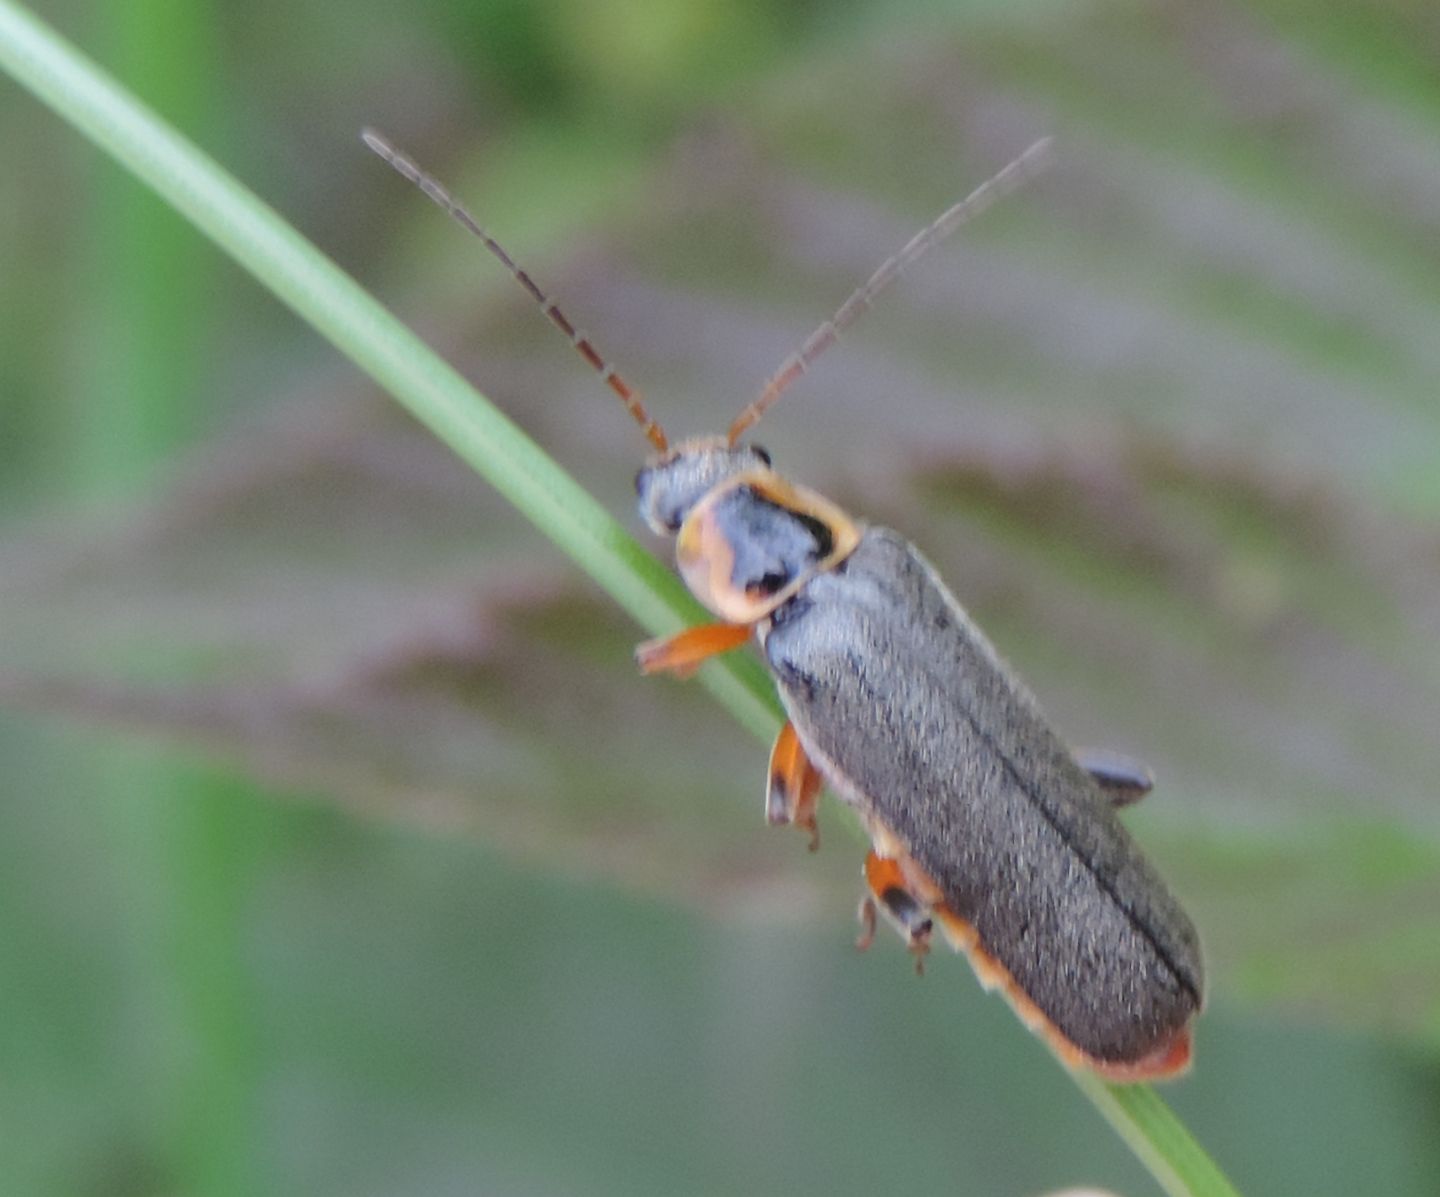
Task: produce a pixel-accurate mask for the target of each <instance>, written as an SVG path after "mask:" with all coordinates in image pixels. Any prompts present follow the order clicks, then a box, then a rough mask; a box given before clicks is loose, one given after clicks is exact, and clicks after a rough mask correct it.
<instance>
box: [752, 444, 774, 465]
mask: <svg viewBox="0 0 1440 1197" xmlns="http://www.w3.org/2000/svg"><path fill="white" fill-rule="evenodd" d="M750 452H751V453H753V454H755V456H756V457H758V458H759V459H760V460H761V461H763V462H764V463H765V464H766V465H767V466H768V465H769V464H770V450H769V449H767V448H765V446H764V445H751V446H750Z"/></svg>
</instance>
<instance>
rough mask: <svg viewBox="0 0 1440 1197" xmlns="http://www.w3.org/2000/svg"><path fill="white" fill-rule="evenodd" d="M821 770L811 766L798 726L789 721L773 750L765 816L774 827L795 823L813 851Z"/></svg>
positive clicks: (816, 838) (817, 831)
mask: <svg viewBox="0 0 1440 1197" xmlns="http://www.w3.org/2000/svg"><path fill="white" fill-rule="evenodd" d="M821 781H822V778H821V777H820V771H819V770H818V769H816V768H815V766H814V765H812V764H811V763H810V758H809V757H808V756H806V755H805V749H804V748H803V747H802V746H801V744H800V737H799V736H797V735H796V734H795V725H794V724H793V723H791V722H790V721H789V720H788V719H787V720H786V721H785V726H784V727H782V728H781V729H780V734H779V735H778V736H777V737H776V738H775V747H774V748H772V749H771V750H770V777H769V781H768V783H767V785H766V787H765V817H766V818H767V819H768V820H769V821H770V822H771V823H772V824H773V825H774V826H777V827H779V826H783V825H784V824H786V823H793V824H795V826H796V827H799V828H800V829H801V830H803V831H808V832H809V833H810V851H811V852H814V851H815V849H816V848H818V847H819V846H820V827H819V825H818V824H817V823H816V822H815V805H816V802H817V801H818V800H819V798H820V784H821Z"/></svg>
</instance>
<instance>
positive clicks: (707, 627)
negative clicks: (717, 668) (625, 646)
mask: <svg viewBox="0 0 1440 1197" xmlns="http://www.w3.org/2000/svg"><path fill="white" fill-rule="evenodd" d="M748 639H750V628H749V627H748V625H746V624H735V623H706V624H701V625H700V626H699V627H698V628H686V629H685V630H684V631H683V632H677V633H676V634H675V635H673V636H666V637H663V638H662V639H659V640H647V641H645V643H644V644H642V645H640V646H639V647H638V648H637V649H636V650H635V660H636V661H638V662H639V664H640V672H641V673H673V674H674V675H675V676H676V677H689V676H690V675H691V674H692V673H694V672H695V671H696V670H697V669H699V668H700V666H701V665H703V664H704V663H705V662H706V661H707V660H709V659H710V658H711V657H713V656H715V655H716V654H718V653H723V652H729V651H730V650H731V649H732V648H739V647H740V646H741V645H742V644H744V643H745V641H747V640H748Z"/></svg>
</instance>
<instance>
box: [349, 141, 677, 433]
mask: <svg viewBox="0 0 1440 1197" xmlns="http://www.w3.org/2000/svg"><path fill="white" fill-rule="evenodd" d="M360 137H361V139H362V140H363V141H364V142H365V144H366V145H367V146H369V147H370V148H371V149H372V150H374V151H375V153H377V154H379V155H380V157H382V158H383V159H385V161H386V162H388V163H389V164H390V165H391V166H393V167H394V168H395V169H396V170H397V171H398V172H399V173H400V174H402V175H403V176H404V177H405V178H407V179H409V180H410V182H412V183H414V184H415V186H416V187H418V188H420V190H421V191H423V192H424V193H425V194H426V195H427V196H429V197H430V199H432V200H434V202H435V203H436V204H438V205H439V206H440V207H442V208H444V209H445V211H446V212H448V213H449V214H450V216H451V217H452V219H454V220H455V221H456V223H458V224H459V225H461V226H462V227H463V228H465V229H467V230H468V231H469V232H471V233H473V234H474V235H475V236H476V237H478V238H479V239H480V240H481V242H482V243H483V244H484V246H485V248H486V249H488V250H489V251H490V252H491V253H492V254H494V255H495V257H497V258H498V259H499V260H500V264H501V265H502V266H504V267H505V269H506V270H508V271H509V272H510V274H511V276H512V277H513V278H514V279H515V281H516V282H517V283H519V284H520V285H521V286H522V287H524V288H525V290H526V291H527V292H528V293H529V295H530V298H531V299H533V300H534V301H535V302H536V303H537V304H539V305H540V310H541V311H542V312H544V313H545V316H546V317H547V319H549V321H550V323H551V324H553V325H554V326H555V327H556V328H558V329H559V330H560V331H561V332H562V333H564V334H565V336H566V337H567V338H568V339H569V341H570V344H572V345H573V346H575V349H576V351H577V352H578V353H579V354H580V356H581V357H583V358H584V359H585V360H586V361H587V362H589V363H590V366H591V368H592V369H594V370H595V372H596V373H597V374H599V375H600V378H601V381H602V382H604V383H605V384H606V385H607V386H608V387H609V388H610V389H611V390H612V391H614V392H615V394H616V395H617V396H619V399H620V402H621V403H623V404H624V405H625V410H626V411H628V412H629V413H630V415H631V416H632V417H633V418H634V420H635V422H636V423H637V424H639V425H640V431H641V432H643V433H644V434H645V437H646V439H647V440H649V442H650V443H651V444H652V445H654V446H655V448H656V449H657V450H658V451H659V452H661V453H664V452H665V451H666V450H667V449H668V448H669V447H670V444H669V441H667V440H666V439H665V432H664V430H663V429H662V428H661V427H660V425H659V424H657V423H656V422H655V421H654V420H653V419H651V417H650V413H649V412H648V411H646V410H645V404H644V403H642V402H641V400H640V396H639V394H638V393H636V392H635V391H634V390H632V389H631V387H630V386H629V384H628V383H626V381H625V380H624V379H623V378H621V377H620V375H619V374H617V373H616V372H615V368H614V367H613V366H612V365H610V363H609V362H607V361H606V360H605V359H604V358H603V357H601V356H600V351H599V350H597V349H596V348H595V346H594V344H593V343H592V342H591V340H590V338H589V337H588V336H586V335H585V334H584V333H583V332H580V331H579V330H578V329H576V327H575V326H574V325H573V324H571V323H570V321H569V319H568V318H567V317H566V315H565V313H564V312H562V311H561V310H560V309H559V308H558V307H557V306H556V304H555V301H554V300H553V299H551V298H550V297H549V296H548V295H546V294H545V292H544V291H542V290H540V288H539V287H538V286H537V285H536V283H535V280H534V279H532V278H531V277H530V276H529V275H528V274H526V273H525V271H524V270H522V269H521V268H520V267H519V266H517V265H516V264H515V260H514V259H513V258H512V257H511V256H510V255H509V254H508V253H506V252H505V248H504V246H502V245H501V244H500V243H499V242H498V241H496V240H495V238H494V237H492V236H490V234H489V233H487V232H486V231H485V229H484V228H483V227H482V226H481V225H480V222H479V221H477V220H476V219H475V218H474V217H473V216H471V215H470V213H469V212H467V211H466V210H465V208H464V207H463V206H462V205H461V204H460V202H459V201H458V200H456V199H455V198H454V197H453V196H452V195H451V194H450V193H449V192H448V191H446V190H445V188H444V187H443V186H442V185H441V184H440V182H439V180H438V179H436V178H435V177H434V176H433V175H430V174H428V173H427V172H425V171H424V170H422V169H421V168H420V167H419V166H417V165H416V164H415V163H414V162H412V161H411V160H410V159H409V158H407V157H406V156H405V155H404V154H402V153H401V152H400V151H399V150H397V149H396V148H395V147H394V146H393V145H391V144H390V143H389V142H388V141H386V140H385V138H383V137H382V136H380V134H379V133H377V132H375V130H374V129H365V130H363V131H362V132H361V134H360Z"/></svg>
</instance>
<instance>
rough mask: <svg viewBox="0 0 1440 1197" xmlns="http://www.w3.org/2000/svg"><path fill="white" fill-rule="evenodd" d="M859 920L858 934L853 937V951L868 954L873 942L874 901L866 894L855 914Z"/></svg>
mask: <svg viewBox="0 0 1440 1197" xmlns="http://www.w3.org/2000/svg"><path fill="white" fill-rule="evenodd" d="M855 913H856V916H857V917H858V918H859V920H860V934H859V935H858V936H856V937H855V950H856V951H857V952H868V951H869V950H870V945H871V944H872V943H874V942H875V899H874V898H872V897H871V896H870V895H869V894H866V895H865V896H864V897H863V898H861V899H860V909H859V910H858V911H856V912H855Z"/></svg>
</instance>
